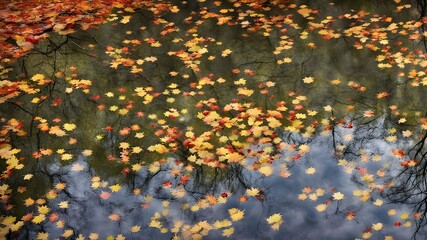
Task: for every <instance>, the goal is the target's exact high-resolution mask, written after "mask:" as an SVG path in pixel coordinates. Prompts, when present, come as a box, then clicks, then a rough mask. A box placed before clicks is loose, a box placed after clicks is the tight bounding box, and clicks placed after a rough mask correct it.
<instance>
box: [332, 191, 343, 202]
mask: <svg viewBox="0 0 427 240" xmlns="http://www.w3.org/2000/svg"><path fill="white" fill-rule="evenodd" d="M332 197H333V198H334V200H342V199H343V198H344V194H343V193H341V192H336V193H334V194H332Z"/></svg>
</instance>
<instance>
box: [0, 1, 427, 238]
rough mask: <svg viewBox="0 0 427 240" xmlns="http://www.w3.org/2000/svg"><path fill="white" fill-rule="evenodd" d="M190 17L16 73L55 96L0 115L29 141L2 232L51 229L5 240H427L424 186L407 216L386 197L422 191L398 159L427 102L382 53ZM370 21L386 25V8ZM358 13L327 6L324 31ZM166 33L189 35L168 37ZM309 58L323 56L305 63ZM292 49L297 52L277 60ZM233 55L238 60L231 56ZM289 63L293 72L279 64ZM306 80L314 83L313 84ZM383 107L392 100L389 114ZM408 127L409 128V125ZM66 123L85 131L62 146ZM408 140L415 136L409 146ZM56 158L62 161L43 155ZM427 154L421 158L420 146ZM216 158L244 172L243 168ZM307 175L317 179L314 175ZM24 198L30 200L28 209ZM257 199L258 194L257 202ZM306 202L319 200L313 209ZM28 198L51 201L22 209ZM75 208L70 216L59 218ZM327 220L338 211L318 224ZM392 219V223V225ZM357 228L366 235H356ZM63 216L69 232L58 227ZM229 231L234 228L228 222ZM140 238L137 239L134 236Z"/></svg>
mask: <svg viewBox="0 0 427 240" xmlns="http://www.w3.org/2000/svg"><path fill="white" fill-rule="evenodd" d="M200 4H201V3H200ZM178 5H179V6H180V9H181V11H180V12H179V13H177V14H166V15H165V16H162V19H163V20H161V22H160V23H159V24H156V22H153V20H154V16H153V14H152V13H150V12H149V11H145V10H138V11H137V12H136V13H133V14H124V15H130V16H132V18H131V21H130V22H129V23H127V24H121V23H118V22H117V21H116V22H112V23H107V24H105V25H102V26H100V28H99V29H94V30H90V31H87V32H77V33H75V34H72V35H70V36H68V37H65V36H60V35H56V34H54V33H52V34H51V35H52V36H51V38H50V39H49V40H46V41H43V42H41V43H40V44H39V45H38V46H37V48H36V49H35V50H34V51H32V52H30V53H29V54H28V55H27V56H25V57H24V58H21V59H18V60H16V61H14V62H12V63H10V67H11V68H12V71H11V72H10V73H9V77H8V79H10V80H12V79H14V80H16V81H18V80H28V79H31V78H32V77H33V76H34V75H36V74H43V76H44V79H52V80H53V82H52V83H46V84H42V85H35V88H37V89H40V92H39V93H35V94H22V95H20V96H18V97H16V98H12V99H10V100H8V101H7V102H5V103H2V104H1V105H0V107H1V109H2V110H1V115H0V116H1V117H2V125H3V126H4V129H6V128H8V127H10V125H13V124H12V123H11V122H10V121H9V120H10V119H13V118H14V119H17V120H18V121H20V122H22V124H23V126H22V129H23V130H25V131H26V134H25V135H24V134H22V136H20V134H19V132H12V133H10V134H9V135H8V136H7V137H3V138H7V139H8V141H9V143H10V145H11V146H12V147H13V148H17V149H20V150H21V151H20V152H19V153H17V154H16V155H17V157H22V158H23V159H24V160H22V163H23V164H24V167H23V168H22V169H13V170H12V171H11V172H10V173H9V175H10V176H9V177H8V178H4V179H2V183H1V186H3V187H5V185H7V186H8V188H9V189H13V191H12V193H10V194H9V193H6V192H7V191H5V192H4V193H2V196H3V195H10V199H9V200H8V201H4V202H2V203H0V204H1V205H2V207H4V209H6V208H7V205H8V203H11V204H13V205H14V206H13V208H11V209H10V210H6V211H5V212H4V213H2V216H16V217H17V221H18V220H19V219H21V218H22V216H25V215H26V214H28V213H33V216H39V217H41V218H43V217H45V218H46V220H43V221H41V223H39V224H36V223H35V222H34V218H33V219H32V220H30V221H26V222H25V223H24V222H22V224H23V225H24V226H23V227H21V228H20V229H19V231H17V232H14V233H12V234H11V235H9V236H13V238H17V239H26V238H28V239H35V238H37V236H38V237H41V236H42V235H40V234H39V232H42V233H49V239H50V238H52V239H53V238H55V237H59V238H61V235H63V236H62V238H65V237H68V236H67V235H69V238H72V239H74V238H77V237H78V236H79V235H82V236H85V237H86V238H90V237H92V238H94V239H96V238H95V236H96V234H95V233H98V234H99V238H100V239H105V238H106V237H107V236H114V237H116V238H120V237H121V236H124V237H126V238H127V239H171V238H172V237H174V236H175V237H177V238H178V236H180V237H181V238H182V239H190V238H194V239H198V238H199V237H202V236H203V238H205V239H222V238H225V236H224V230H225V233H226V232H227V231H234V233H233V234H232V235H231V236H230V238H231V239H355V238H362V235H363V234H365V235H363V237H365V238H366V237H367V236H368V235H369V234H368V233H367V232H371V233H372V239H384V238H385V236H389V235H390V236H393V237H394V238H395V239H409V238H411V236H412V235H413V234H414V233H415V232H416V231H417V226H420V227H419V228H418V229H421V230H419V232H420V233H419V235H418V237H420V239H423V236H424V235H422V233H423V229H424V225H422V224H423V223H424V222H423V221H424V215H422V217H421V218H414V216H413V213H416V212H421V213H422V212H423V211H425V205H422V204H421V205H417V199H422V196H425V193H423V192H422V191H423V189H425V186H424V188H423V186H422V184H423V183H422V181H420V185H419V186H417V187H415V188H413V189H412V190H413V191H414V193H415V192H421V194H420V195H416V197H415V198H411V199H409V200H408V201H406V203H411V204H400V203H404V202H405V201H402V199H401V198H399V196H400V195H399V194H401V193H402V192H399V191H398V190H399V188H395V191H391V190H390V191H389V187H387V184H388V183H390V182H394V183H395V185H396V186H399V184H400V183H401V181H405V179H406V178H405V176H410V175H409V173H411V172H410V171H407V170H405V169H407V168H403V167H402V166H400V162H401V160H403V159H408V160H409V159H411V158H417V159H419V155H415V156H414V155H413V154H412V155H411V152H409V153H410V156H406V157H403V158H402V159H400V158H398V157H396V156H395V155H393V150H395V149H402V150H403V151H406V150H408V149H410V148H411V147H413V146H414V145H415V144H416V143H417V142H419V141H420V139H421V142H423V141H424V140H425V139H422V138H420V137H422V136H423V134H424V133H425V129H422V128H420V127H419V119H420V117H422V116H423V115H424V112H425V103H426V102H425V99H424V97H425V96H426V95H425V94H426V91H425V87H424V88H423V87H422V86H419V87H414V86H411V85H410V83H409V82H405V81H406V79H404V77H398V76H397V72H398V71H399V69H397V68H392V69H386V70H380V69H378V67H377V65H378V63H377V62H376V61H375V57H376V53H373V52H371V51H368V50H356V49H355V48H354V47H353V46H352V44H351V43H350V40H351V39H350V40H349V39H344V38H338V39H332V40H328V41H325V40H322V39H321V38H320V37H319V36H318V35H315V34H310V35H309V39H308V40H304V39H300V37H299V34H300V33H301V32H302V31H303V30H304V29H305V28H306V27H307V26H308V25H309V23H308V21H307V20H304V19H302V18H295V20H294V22H296V23H298V24H299V25H300V26H301V28H297V29H296V28H292V27H290V26H286V27H283V28H286V29H288V33H287V34H285V35H280V34H279V33H280V29H283V28H280V27H278V28H275V27H272V30H271V32H269V36H263V34H262V31H261V30H260V32H256V33H251V32H250V31H249V32H248V31H247V29H242V28H241V27H240V26H227V25H217V24H216V20H214V19H206V20H204V22H203V23H201V24H199V25H196V24H195V22H196V20H197V19H196V18H197V17H196V16H194V20H193V21H192V22H191V23H184V22H183V21H182V19H184V18H185V17H188V16H189V14H191V11H196V12H198V10H199V8H198V7H200V6H198V5H199V4H196V3H189V4H188V5H184V4H182V5H180V4H178ZM201 5H203V4H201ZM208 5H209V4H208ZM209 6H210V5H209ZM363 7H364V8H367V9H369V10H378V11H379V9H382V10H381V11H387V9H385V8H379V7H378V6H376V5H375V4H373V5H372V6H371V5H369V6H363ZM348 8H349V6H346V5H344V4H343V5H341V4H337V6H336V7H335V8H331V9H328V8H326V9H323V7H322V6H319V9H320V10H321V11H323V12H322V13H324V14H325V16H327V15H328V14H336V13H337V12H340V11H347V10H348ZM392 9H394V8H392V7H390V11H391V13H392V14H395V12H393V10H392ZM214 10H215V8H212V11H214ZM274 11H276V10H274V8H273V10H272V11H271V12H272V14H273V13H274ZM277 11H279V10H277ZM287 11H289V12H284V13H286V14H295V10H292V9H291V10H287ZM279 12H280V11H279ZM281 13H282V12H281ZM118 15H119V20H120V19H121V16H122V15H120V14H118ZM322 16H323V15H322ZM398 17H403V18H405V17H406V18H411V17H412V16H411V15H410V14H407V15H404V14H402V15H397V17H396V18H398ZM170 23H174V27H176V28H177V29H179V31H175V32H171V33H167V34H166V35H163V33H162V31H164V30H165V29H170V28H171V26H172V25H168V24H170ZM343 24H344V23H343ZM196 26H197V31H193V30H192V28H194V29H196ZM337 27H338V25H337ZM246 34H247V35H246ZM242 35H243V36H242ZM283 36H287V37H288V38H285V37H283ZM151 38H152V39H151ZM289 39H294V40H289ZM126 40H128V41H126ZM131 40H139V41H140V42H141V43H140V44H139V43H137V42H136V41H134V42H133V43H132V42H131ZM281 41H282V42H281ZM285 42H287V43H285ZM310 42H312V43H314V44H315V45H316V46H317V47H316V48H315V49H312V48H309V47H307V44H308V43H310ZM404 44H406V43H404ZM284 45H288V46H292V48H290V49H287V50H285V51H283V52H282V53H281V54H277V55H275V54H273V53H274V52H275V50H277V49H276V47H277V46H284ZM408 46H409V45H408ZM123 47H126V48H127V49H124V48H123ZM204 48H205V49H206V50H201V49H204ZM119 49H120V50H119ZM226 49H230V50H232V53H230V55H229V56H221V55H222V54H224V50H226ZM206 51H207V52H206ZM127 52H128V53H127ZM177 52H178V53H177ZM196 53H199V55H198V54H196ZM176 54H177V55H176ZM225 55H226V54H225ZM210 56H211V57H210ZM213 57H214V58H213ZM285 57H289V58H292V62H291V63H283V64H277V61H278V60H280V59H284V58H285ZM114 59H116V63H117V64H119V66H117V68H115V67H114ZM117 59H118V60H117ZM127 65H129V66H127ZM112 66H113V67H112ZM132 66H133V67H132ZM138 68H140V69H141V70H138ZM236 69H238V70H239V72H238V71H236ZM131 71H134V73H131ZM175 75H176V76H175ZM309 77H313V78H314V82H313V83H308V84H306V83H304V82H303V79H305V78H309ZM73 80H74V81H73ZM75 80H79V81H80V82H77V81H75ZM81 80H90V84H88V83H89V82H87V81H83V82H82V81H81ZM331 80H340V83H338V81H335V82H332V83H331ZM337 83H338V84H337ZM251 91H253V93H251ZM381 92H387V93H388V94H389V96H388V97H386V98H378V95H377V94H378V93H381ZM151 96H153V97H151ZM35 97H37V98H38V99H39V100H38V101H37V99H34V98H35ZM31 101H33V102H32V103H31ZM349 105H350V106H353V107H354V109H352V107H349ZM284 107H285V108H284ZM396 108H397V110H396ZM331 109H333V110H331ZM257 111H258V112H260V113H254V112H257ZM269 111H270V112H269ZM272 111H273V112H272ZM314 111H315V112H316V113H315V112H314ZM367 111H372V112H373V116H368V115H369V114H368V115H367ZM396 111H399V114H396ZM250 113H253V115H252V116H250V115H251V114H250ZM298 113H299V114H304V115H295V114H298ZM248 114H249V115H248ZM267 114H269V116H268V115H267ZM279 115H280V116H279ZM311 115H312V116H311ZM271 116H273V117H271ZM402 118H405V119H406V122H404V123H398V121H399V119H402ZM277 122H279V124H278V125H275V123H277ZM65 123H70V124H75V126H76V128H75V129H73V130H65V128H66V126H64V124H65ZM40 124H41V125H40ZM43 124H47V125H48V127H49V130H48V131H43V130H42V128H43ZM52 126H58V127H59V130H62V131H54V130H55V128H52ZM52 129H53V130H52ZM246 129H249V130H250V132H249V133H247V132H245V130H246ZM407 130H410V131H411V132H412V136H408V137H405V136H404V131H407ZM62 135H64V136H62ZM390 136H391V137H390ZM394 136H395V139H394ZM160 145H161V146H163V147H161V146H160ZM301 146H302V147H301ZM306 146H309V151H308V150H306V149H307V147H306ZM415 146H418V147H419V146H420V145H415ZM46 149H51V150H52V153H51V154H43V153H41V157H40V158H38V157H36V155H35V154H34V153H35V152H36V153H37V152H43V151H45V150H46ZM417 149H418V148H417ZM419 149H420V151H421V152H422V151H425V149H423V145H422V146H421V147H420V148H419ZM220 151H226V152H227V153H236V154H237V153H238V154H237V155H238V156H242V157H241V159H240V160H239V161H237V162H233V160H230V156H231V155H225V154H221V153H219V152H220ZM67 154H70V155H67ZM68 158H70V159H68ZM215 160H217V161H216V162H215ZM422 160H424V156H423V157H422V158H421V159H420V161H422ZM212 166H216V167H212ZM263 168H264V169H265V170H266V172H267V173H266V172H264V174H263V173H261V172H262V170H261V172H260V169H263ZM309 168H315V170H316V171H315V173H314V174H308V173H307V172H306V171H307V169H309ZM2 169H6V167H3V166H2ZM268 170H272V173H271V175H270V173H268V172H269V171H268ZM404 170H405V171H404ZM308 171H310V170H308ZM402 172H403V173H402ZM27 174H32V176H31V178H30V179H29V180H25V179H26V178H29V177H30V176H29V175H27ZM405 174H407V175H405ZM396 176H399V177H398V178H394V177H396ZM424 178H425V176H424V175H421V176H417V177H416V178H415V179H424ZM409 179H411V178H409ZM58 183H64V184H66V187H65V188H64V189H63V190H62V187H61V186H60V185H59V186H58ZM169 185H171V186H169ZM118 186H120V188H119V187H118ZM19 187H26V191H24V192H22V193H19V190H18V189H19ZM118 188H119V189H118ZM252 188H257V189H259V190H260V192H259V193H258V194H256V195H254V196H249V195H248V193H247V190H248V189H252ZM304 189H305V195H306V197H307V199H305V200H301V199H299V198H302V196H303V195H301V194H303V193H304ZM381 189H384V190H383V191H382V190H381ZM392 189H393V188H392ZM116 190H118V191H116ZM357 190H360V191H359V192H358V191H357ZM400 190H402V191H403V188H402V189H400ZM412 190H408V192H409V194H411V191H412ZM408 192H405V193H408ZM335 193H342V194H344V198H343V200H334V197H333V194H335ZM109 194H111V196H109V197H108V198H106V199H103V198H102V196H104V197H105V196H106V195H109ZM360 195H362V196H360ZM363 196H365V198H364V199H363ZM418 196H420V198H418ZM28 198H31V199H33V200H34V201H37V199H42V200H39V201H38V202H36V203H34V204H31V205H29V206H24V204H23V203H24V201H25V199H28ZM245 198H246V199H245ZM361 199H362V200H361ZM43 200H45V201H46V202H45V201H43ZM391 200H393V201H394V203H393V201H391ZM63 201H66V202H67V203H68V208H61V207H60V206H59V205H58V204H59V203H60V202H63ZM209 201H210V202H209ZM397 202H400V203H397ZM320 204H326V206H327V209H326V210H325V211H322V212H319V211H317V210H316V207H318V206H319V205H320ZM41 206H46V207H48V208H49V211H48V212H45V211H43V209H42V210H40V207H41ZM414 206H415V207H418V206H420V208H418V209H414ZM231 208H238V209H240V210H242V211H244V218H243V219H242V220H239V221H231V219H230V215H229V209H231ZM391 209H394V210H395V212H396V214H389V213H391V212H389V211H390V210H391ZM353 212H354V213H355V214H356V216H355V217H354V219H352V220H347V219H346V218H347V216H348V215H349V214H351V213H353ZM52 213H55V214H57V215H58V220H56V219H55V221H50V220H49V217H52ZM276 213H280V214H281V215H282V219H283V223H282V224H281V225H280V228H279V230H277V231H275V230H273V229H272V227H271V226H270V225H269V224H268V222H267V221H266V219H267V218H268V217H270V216H271V215H273V214H276ZM402 214H403V215H402ZM405 214H407V215H408V217H406V216H405ZM226 219H228V221H230V224H224V225H223V226H220V225H221V224H220V222H217V221H223V220H226ZM204 221H205V222H204ZM216 222H217V224H215V223H216ZM397 222H399V225H400V224H401V226H396V225H397ZM377 223H382V224H383V227H382V229H381V230H380V231H377V230H370V231H368V230H369V228H371V227H372V225H373V224H377ZM3 224H4V223H3ZM419 224H420V225H419ZM6 225H7V224H4V226H6ZM133 226H136V228H135V229H137V228H138V227H140V231H136V232H134V233H131V230H130V229H131V228H132V227H133ZM174 226H175V227H174ZM201 226H204V227H201ZM8 227H10V225H7V226H6V227H5V231H8ZM231 227H233V228H234V229H230V228H231ZM67 230H72V233H71V232H67ZM64 233H65V235H64ZM91 234H92V235H91ZM120 234H122V235H120Z"/></svg>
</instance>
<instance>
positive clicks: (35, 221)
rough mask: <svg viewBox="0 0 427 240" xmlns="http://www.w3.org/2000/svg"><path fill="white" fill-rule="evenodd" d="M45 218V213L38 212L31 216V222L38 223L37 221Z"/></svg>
mask: <svg viewBox="0 0 427 240" xmlns="http://www.w3.org/2000/svg"><path fill="white" fill-rule="evenodd" d="M45 219H46V215H44V214H39V215H37V216H35V217H34V218H33V220H32V222H33V223H35V224H39V223H41V222H43V221H44V220H45Z"/></svg>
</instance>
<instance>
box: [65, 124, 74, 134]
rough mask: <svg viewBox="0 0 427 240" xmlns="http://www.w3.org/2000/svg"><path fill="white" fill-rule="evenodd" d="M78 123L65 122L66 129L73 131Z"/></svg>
mask: <svg viewBox="0 0 427 240" xmlns="http://www.w3.org/2000/svg"><path fill="white" fill-rule="evenodd" d="M76 127H77V126H76V124H74V123H65V124H64V129H65V130H66V131H69V132H70V131H73V130H74V129H76Z"/></svg>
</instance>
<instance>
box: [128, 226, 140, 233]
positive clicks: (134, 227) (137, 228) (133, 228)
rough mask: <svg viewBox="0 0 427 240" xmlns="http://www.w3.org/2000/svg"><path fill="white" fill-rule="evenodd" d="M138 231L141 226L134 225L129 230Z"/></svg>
mask: <svg viewBox="0 0 427 240" xmlns="http://www.w3.org/2000/svg"><path fill="white" fill-rule="evenodd" d="M139 231H141V226H138V225H135V226H133V227H131V228H130V232H133V233H136V232H139Z"/></svg>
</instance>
